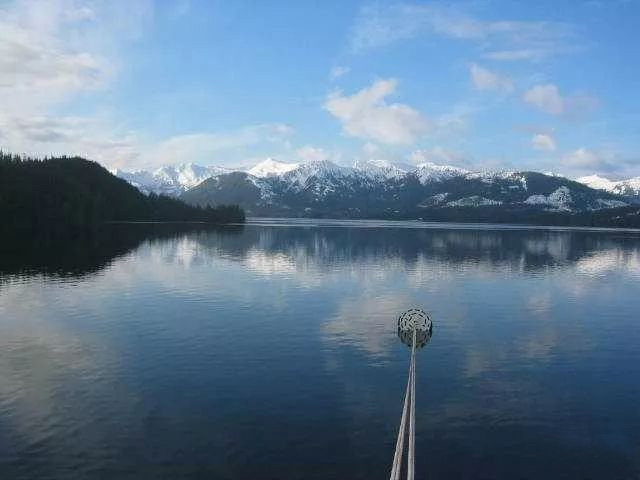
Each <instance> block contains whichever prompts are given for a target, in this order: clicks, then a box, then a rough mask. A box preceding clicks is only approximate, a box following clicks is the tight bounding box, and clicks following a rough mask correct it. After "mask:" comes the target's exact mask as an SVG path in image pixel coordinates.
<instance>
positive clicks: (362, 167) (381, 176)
mask: <svg viewBox="0 0 640 480" xmlns="http://www.w3.org/2000/svg"><path fill="white" fill-rule="evenodd" d="M353 170H354V172H355V173H360V174H363V175H365V176H366V177H368V178H369V179H371V180H380V181H384V180H399V179H400V178H402V177H404V176H405V175H406V174H407V171H408V170H407V169H406V168H403V167H402V166H399V165H397V164H393V163H391V162H389V161H387V160H373V159H372V160H366V161H356V162H355V163H354V164H353Z"/></svg>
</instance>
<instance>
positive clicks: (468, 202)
mask: <svg viewBox="0 0 640 480" xmlns="http://www.w3.org/2000/svg"><path fill="white" fill-rule="evenodd" d="M114 173H115V174H116V175H118V176H120V177H122V178H124V179H126V180H127V181H129V182H130V183H131V184H133V185H135V186H136V187H138V188H139V189H141V190H142V191H145V192H156V193H163V194H168V195H172V196H179V197H181V198H182V199H183V200H185V201H187V202H189V203H193V204H199V205H217V204H239V205H241V206H242V207H243V208H244V209H245V210H246V211H247V213H248V214H249V215H274V216H277V215H281V216H329V217H353V218H358V217H378V218H379V217H394V218H430V219H434V220H441V219H454V220H455V219H460V218H466V217H465V215H466V216H469V215H471V214H469V213H464V212H469V211H472V210H477V211H478V212H480V211H482V212H485V213H486V212H489V213H486V215H488V217H487V219H494V218H499V219H500V221H522V219H523V218H525V219H526V218H532V219H533V220H532V221H534V222H537V221H540V218H542V217H541V215H542V216H544V215H574V214H580V213H584V212H599V211H602V210H606V209H611V208H625V207H629V208H631V206H632V205H633V204H634V202H635V203H637V201H636V200H634V199H633V198H632V197H630V196H629V192H630V191H632V189H633V188H634V186H635V187H636V188H635V190H633V191H635V192H637V191H638V189H639V188H638V187H640V185H637V186H636V185H635V184H634V183H633V182H632V181H626V182H609V183H604V182H603V180H605V181H606V179H600V178H599V177H597V178H596V177H588V178H586V179H585V178H583V179H580V180H581V181H582V182H584V183H586V185H585V184H583V183H579V182H575V181H572V180H569V179H568V178H565V177H562V176H553V175H545V174H542V173H536V172H517V171H509V170H499V171H468V170H465V169H463V168H459V167H455V166H450V165H437V164H434V163H422V164H420V165H417V166H413V165H406V164H396V163H392V162H388V161H385V160H377V159H376V160H368V161H358V162H355V163H354V164H353V165H352V166H343V165H338V164H336V163H333V162H331V161H329V160H317V161H311V162H304V163H300V164H294V163H284V162H279V161H277V160H275V159H273V158H268V159H266V160H264V161H262V162H260V163H258V164H257V165H255V166H253V167H251V168H249V169H236V170H233V169H226V168H221V167H200V166H197V165H193V164H184V165H179V166H176V167H163V168H159V169H158V170H155V171H153V172H146V171H136V172H123V171H116V172H114ZM607 182H608V181H607ZM589 183H590V184H591V186H594V185H596V186H597V187H598V188H599V189H594V188H591V187H590V186H589V185H588V184H589ZM638 183H640V182H638ZM622 194H625V195H627V196H624V195H622ZM447 212H449V213H447ZM469 218H472V219H473V218H475V217H473V216H471V217H469Z"/></svg>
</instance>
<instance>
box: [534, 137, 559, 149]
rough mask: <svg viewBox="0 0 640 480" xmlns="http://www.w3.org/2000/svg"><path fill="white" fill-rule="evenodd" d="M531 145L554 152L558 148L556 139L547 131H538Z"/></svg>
mask: <svg viewBox="0 0 640 480" xmlns="http://www.w3.org/2000/svg"><path fill="white" fill-rule="evenodd" d="M531 146H532V147H533V149H534V150H541V151H547V152H552V151H554V150H555V149H556V141H555V140H554V138H553V136H552V135H550V134H547V133H536V134H534V135H533V137H531Z"/></svg>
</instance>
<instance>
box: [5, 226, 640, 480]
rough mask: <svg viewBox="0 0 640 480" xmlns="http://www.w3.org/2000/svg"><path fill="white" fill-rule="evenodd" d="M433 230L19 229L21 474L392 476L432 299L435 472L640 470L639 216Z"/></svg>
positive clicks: (8, 450) (13, 362)
mask: <svg viewBox="0 0 640 480" xmlns="http://www.w3.org/2000/svg"><path fill="white" fill-rule="evenodd" d="M287 225H289V226H287ZM405 226H406V227H411V228H404V227H405ZM418 226H421V225H418ZM415 227H416V224H415V223H411V224H398V223H391V222H379V223H376V222H342V223H341V222H333V223H331V224H328V225H327V224H318V222H305V221H294V222H288V221H286V220H278V221H267V222H265V221H262V222H260V224H256V225H252V224H249V225H246V226H244V227H219V228H215V229H203V228H201V227H196V228H195V229H194V228H193V227H186V226H183V227H182V228H180V229H176V228H175V227H170V226H158V225H155V226H150V225H146V226H144V225H114V226H112V227H109V228H105V229H103V230H101V231H99V232H93V233H85V234H83V235H79V236H78V235H76V236H74V237H67V238H60V237H55V236H50V237H44V238H42V237H41V236H36V237H33V236H30V237H25V238H17V239H13V240H11V239H6V241H4V242H3V244H2V247H1V248H2V255H1V256H0V352H1V353H0V478H45V479H46V478H56V479H59V478H69V479H70V478H85V477H101V478H158V477H169V478H222V479H224V478H229V479H231V478H234V479H237V478H292V479H293V478H305V479H309V478H322V479H327V478H347V477H350V478H367V479H370V478H385V476H386V475H388V468H389V466H390V461H391V455H392V453H393V444H394V441H395V434H396V428H397V421H398V418H399V414H400V411H401V408H402V405H401V401H402V394H403V392H404V382H405V381H406V368H407V362H408V358H407V351H406V347H405V346H403V345H402V344H401V343H400V342H399V340H398V338H397V332H396V325H395V320H396V318H397V314H398V313H399V312H400V311H402V310H404V309H406V308H407V307H409V306H422V307H424V308H426V309H427V310H428V311H429V312H430V314H431V316H432V318H433V319H434V322H435V325H436V327H435V328H436V329H437V335H436V336H434V338H433V340H432V341H431V342H430V343H429V345H428V346H427V347H426V348H425V349H424V350H422V351H421V352H420V353H419V357H418V370H417V378H416V382H417V404H416V416H417V436H416V453H417V458H416V471H417V472H419V474H420V475H424V476H428V477H429V478H478V477H483V478H514V477H515V478H586V477H588V478H637V477H638V476H640V463H639V462H640V460H639V459H640V450H639V448H640V447H639V446H640V409H639V408H638V405H640V349H638V348H637V345H638V344H640V328H639V325H638V315H637V312H638V311H640V295H639V294H640V234H639V233H634V232H618V231H587V230H570V229H565V230H544V229H523V228H518V229H502V228H501V227H490V226H485V227H479V228H470V227H469V226H456V225H441V226H430V227H429V228H415Z"/></svg>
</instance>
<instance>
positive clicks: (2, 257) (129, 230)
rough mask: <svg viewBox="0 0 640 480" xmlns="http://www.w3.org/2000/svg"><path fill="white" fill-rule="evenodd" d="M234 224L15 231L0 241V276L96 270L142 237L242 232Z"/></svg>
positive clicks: (160, 238)
mask: <svg viewBox="0 0 640 480" xmlns="http://www.w3.org/2000/svg"><path fill="white" fill-rule="evenodd" d="M242 229H243V227H242V226H241V225H238V226H211V225H205V224H196V223H193V224H189V223H184V224H171V223H139V224H132V223H128V224H111V225H104V226H102V227H100V228H96V229H82V230H76V231H69V232H66V233H60V232H53V231H52V232H46V231H38V232H35V233H32V232H26V231H23V230H22V231H17V232H15V234H13V235H7V236H5V237H4V238H3V240H2V243H1V244H0V277H2V276H7V275H34V274H45V275H54V276H63V277H66V276H71V277H81V276H84V275H87V274H91V273H94V272H98V271H100V270H102V269H103V268H105V267H106V266H108V265H109V264H111V263H112V262H113V261H114V260H115V259H117V258H118V257H121V256H123V255H126V254H127V253H129V252H131V251H133V250H135V249H136V248H138V247H139V246H140V244H142V243H143V242H145V241H171V240H176V239H179V238H182V237H183V236H184V235H189V234H194V233H197V232H213V231H215V230H223V231H224V232H225V236H227V237H230V238H231V237H235V236H237V235H238V234H239V233H241V232H242Z"/></svg>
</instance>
